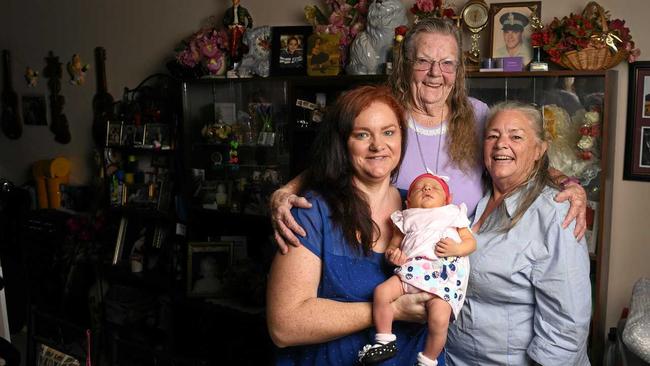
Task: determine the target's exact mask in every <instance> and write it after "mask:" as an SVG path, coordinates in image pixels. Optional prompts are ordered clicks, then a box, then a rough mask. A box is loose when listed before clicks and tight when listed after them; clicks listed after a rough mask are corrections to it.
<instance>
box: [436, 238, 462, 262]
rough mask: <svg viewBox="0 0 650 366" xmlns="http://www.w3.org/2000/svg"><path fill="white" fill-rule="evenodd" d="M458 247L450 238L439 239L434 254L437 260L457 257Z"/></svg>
mask: <svg viewBox="0 0 650 366" xmlns="http://www.w3.org/2000/svg"><path fill="white" fill-rule="evenodd" d="M459 249H460V248H459V245H458V242H457V241H454V239H451V238H444V239H440V241H439V242H438V243H437V244H436V249H435V253H436V255H437V256H438V258H444V257H455V256H459V255H460V253H459Z"/></svg>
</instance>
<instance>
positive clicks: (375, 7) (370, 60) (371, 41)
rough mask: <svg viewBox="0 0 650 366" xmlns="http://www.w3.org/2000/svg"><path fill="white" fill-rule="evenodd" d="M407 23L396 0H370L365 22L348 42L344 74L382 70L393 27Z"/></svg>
mask: <svg viewBox="0 0 650 366" xmlns="http://www.w3.org/2000/svg"><path fill="white" fill-rule="evenodd" d="M405 24H408V20H407V18H406V9H405V8H404V4H402V2H401V1H399V0H384V1H374V2H373V3H372V4H370V6H369V7H368V24H367V25H366V29H365V30H364V31H363V32H361V33H359V34H358V35H357V37H356V38H355V39H354V41H353V42H352V45H350V61H349V63H348V66H347V68H346V71H347V72H348V74H352V75H365V74H383V73H384V68H385V67H386V59H387V57H388V53H389V52H391V51H392V45H393V37H394V34H395V28H397V27H399V26H401V25H405Z"/></svg>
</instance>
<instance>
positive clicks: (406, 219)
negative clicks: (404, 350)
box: [359, 173, 476, 365]
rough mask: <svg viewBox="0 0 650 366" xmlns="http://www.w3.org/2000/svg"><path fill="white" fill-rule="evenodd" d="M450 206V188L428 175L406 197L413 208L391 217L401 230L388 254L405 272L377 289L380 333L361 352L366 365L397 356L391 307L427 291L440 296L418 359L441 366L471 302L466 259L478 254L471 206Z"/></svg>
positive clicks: (429, 305) (429, 315)
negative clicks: (452, 325)
mask: <svg viewBox="0 0 650 366" xmlns="http://www.w3.org/2000/svg"><path fill="white" fill-rule="evenodd" d="M449 202H451V193H450V192H449V186H448V185H447V183H446V182H445V181H444V180H443V179H442V178H440V177H438V176H435V175H433V174H429V173H426V174H422V175H420V176H418V177H416V178H415V179H414V180H413V182H412V183H411V185H410V187H409V190H408V193H407V195H406V205H407V207H408V209H406V210H403V211H396V212H394V213H393V214H392V215H391V219H392V220H393V223H394V224H395V230H394V233H393V238H392V240H391V242H390V243H389V245H388V248H387V249H386V253H385V255H386V259H387V260H388V261H389V262H391V263H392V264H394V265H396V266H399V267H397V268H396V269H395V275H393V276H391V278H389V279H388V280H386V281H385V282H384V283H382V284H381V285H379V286H377V288H375V293H374V302H373V319H374V322H375V328H376V330H377V334H376V335H375V343H374V344H368V345H366V346H364V347H363V349H362V350H361V351H359V361H360V362H361V363H365V364H371V363H377V362H380V361H383V360H386V359H388V358H391V357H393V356H394V355H395V353H396V352H397V347H396V343H395V339H396V337H395V335H394V334H392V323H393V310H392V307H391V302H393V301H394V300H395V299H397V298H398V297H400V296H402V295H403V294H404V293H417V292H422V291H425V292H428V293H431V294H433V295H435V296H434V297H433V298H432V299H431V300H429V301H428V302H427V303H426V308H427V320H428V334H427V339H426V343H425V348H424V352H421V353H418V357H417V360H418V365H437V364H438V363H437V361H436V359H437V358H438V355H439V354H440V352H441V351H442V348H443V346H444V345H445V341H446V340H447V328H448V326H449V320H450V318H451V315H452V312H453V316H454V318H455V317H456V316H457V315H458V312H459V311H460V309H461V307H462V306H463V301H464V299H465V290H466V289H467V279H468V277H469V259H468V258H467V257H466V256H467V255H469V254H470V253H472V252H473V251H474V250H475V249H476V240H475V239H474V236H473V235H472V233H471V232H470V230H469V228H468V226H469V224H470V223H469V220H468V219H467V207H466V206H465V204H464V203H463V204H461V205H460V206H456V205H453V204H449ZM400 247H401V248H400Z"/></svg>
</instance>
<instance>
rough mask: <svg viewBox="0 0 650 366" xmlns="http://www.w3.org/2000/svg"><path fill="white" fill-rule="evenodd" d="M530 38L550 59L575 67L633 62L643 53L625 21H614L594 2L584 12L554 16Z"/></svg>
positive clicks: (596, 67) (594, 67)
mask: <svg viewBox="0 0 650 366" xmlns="http://www.w3.org/2000/svg"><path fill="white" fill-rule="evenodd" d="M531 41H532V45H533V47H541V48H542V49H543V50H544V51H545V52H546V54H548V55H549V58H550V60H551V61H553V62H555V63H556V64H559V65H561V66H563V67H565V68H568V69H572V70H606V69H609V68H612V67H614V66H616V65H617V64H618V63H619V62H621V61H623V60H626V59H627V61H628V62H634V61H635V60H636V59H637V58H638V57H639V55H640V54H641V51H639V49H637V48H635V47H634V42H633V41H632V34H630V29H629V28H628V27H626V26H625V21H624V20H620V19H614V20H611V19H610V15H609V12H607V11H606V10H605V9H604V8H603V7H602V6H601V5H600V4H598V3H596V2H594V1H592V2H589V3H588V4H587V6H585V8H584V10H583V11H582V13H581V14H573V13H571V14H570V15H569V16H568V17H566V16H565V17H563V18H562V19H558V18H554V19H553V21H552V22H551V23H550V24H549V25H548V26H546V27H543V28H542V29H540V30H537V31H536V32H534V33H533V34H532V37H531Z"/></svg>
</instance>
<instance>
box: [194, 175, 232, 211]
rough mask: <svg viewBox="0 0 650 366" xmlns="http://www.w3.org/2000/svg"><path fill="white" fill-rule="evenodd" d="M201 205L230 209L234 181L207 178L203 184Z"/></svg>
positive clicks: (200, 195)
mask: <svg viewBox="0 0 650 366" xmlns="http://www.w3.org/2000/svg"><path fill="white" fill-rule="evenodd" d="M199 198H200V200H201V205H202V207H203V208H205V209H209V210H228V209H230V204H231V199H232V181H230V180H207V181H204V182H203V183H202V184H201V188H200V192H199Z"/></svg>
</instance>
